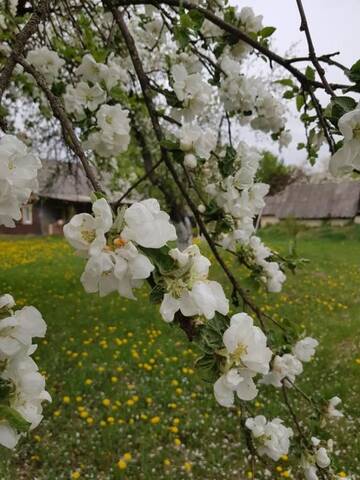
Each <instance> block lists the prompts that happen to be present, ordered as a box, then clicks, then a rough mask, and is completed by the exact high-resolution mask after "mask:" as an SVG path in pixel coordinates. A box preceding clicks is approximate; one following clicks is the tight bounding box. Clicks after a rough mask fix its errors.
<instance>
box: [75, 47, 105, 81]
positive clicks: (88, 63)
mask: <svg viewBox="0 0 360 480" xmlns="http://www.w3.org/2000/svg"><path fill="white" fill-rule="evenodd" d="M106 70H107V67H106V65H104V64H103V63H98V62H96V60H95V59H94V57H93V56H92V55H91V54H89V53H87V54H86V55H84V56H83V58H82V61H81V65H80V66H79V67H78V68H77V69H76V74H77V75H79V76H81V77H82V78H83V80H85V81H88V82H92V83H93V84H95V83H99V82H101V80H103V79H104V76H105V75H106V73H107V71H106Z"/></svg>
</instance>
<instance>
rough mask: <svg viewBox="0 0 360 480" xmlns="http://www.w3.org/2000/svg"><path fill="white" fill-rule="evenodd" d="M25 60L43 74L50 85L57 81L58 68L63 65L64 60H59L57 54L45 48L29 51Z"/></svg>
mask: <svg viewBox="0 0 360 480" xmlns="http://www.w3.org/2000/svg"><path fill="white" fill-rule="evenodd" d="M27 60H28V62H29V63H30V64H31V65H33V66H34V67H35V68H36V70H38V71H39V72H40V73H42V74H43V76H44V77H45V79H46V81H47V82H48V83H50V84H51V83H53V82H54V81H55V80H56V79H57V77H58V74H59V70H60V68H61V67H63V65H64V64H65V60H63V59H62V58H60V57H59V55H58V54H57V52H54V51H53V50H49V49H48V48H47V47H39V48H35V49H34V50H30V52H29V53H28V54H27Z"/></svg>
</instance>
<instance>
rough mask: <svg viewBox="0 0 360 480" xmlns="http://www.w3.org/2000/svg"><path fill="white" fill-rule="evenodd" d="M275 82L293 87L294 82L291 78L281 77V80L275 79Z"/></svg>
mask: <svg viewBox="0 0 360 480" xmlns="http://www.w3.org/2000/svg"><path fill="white" fill-rule="evenodd" d="M275 83H278V84H280V85H284V87H293V86H294V82H293V81H292V79H291V78H282V79H281V80H276V81H275Z"/></svg>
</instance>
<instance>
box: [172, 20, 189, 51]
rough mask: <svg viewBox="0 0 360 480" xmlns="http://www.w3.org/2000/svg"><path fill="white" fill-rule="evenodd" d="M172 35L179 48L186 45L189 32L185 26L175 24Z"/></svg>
mask: <svg viewBox="0 0 360 480" xmlns="http://www.w3.org/2000/svg"><path fill="white" fill-rule="evenodd" d="M174 37H175V40H176V41H177V42H178V43H179V45H180V47H181V48H185V47H187V45H188V44H189V42H190V37H189V32H188V30H187V29H186V28H182V27H181V26H178V25H176V26H175V27H174Z"/></svg>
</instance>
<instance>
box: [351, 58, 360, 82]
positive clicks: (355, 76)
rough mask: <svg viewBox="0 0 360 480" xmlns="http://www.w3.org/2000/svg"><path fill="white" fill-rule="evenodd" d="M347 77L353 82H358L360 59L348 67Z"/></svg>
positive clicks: (359, 80) (359, 78) (359, 77)
mask: <svg viewBox="0 0 360 480" xmlns="http://www.w3.org/2000/svg"><path fill="white" fill-rule="evenodd" d="M348 76H349V79H350V80H351V81H352V82H354V83H360V60H358V61H357V62H355V63H354V65H353V66H352V67H351V68H350V72H349V75H348Z"/></svg>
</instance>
